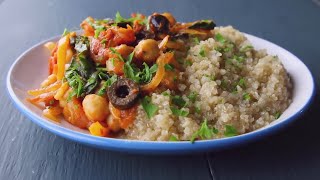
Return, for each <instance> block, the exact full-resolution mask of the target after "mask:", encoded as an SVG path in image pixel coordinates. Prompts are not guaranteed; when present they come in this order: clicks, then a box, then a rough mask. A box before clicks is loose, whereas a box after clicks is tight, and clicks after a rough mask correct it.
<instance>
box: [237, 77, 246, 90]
mask: <svg viewBox="0 0 320 180" xmlns="http://www.w3.org/2000/svg"><path fill="white" fill-rule="evenodd" d="M238 85H239V86H240V87H243V88H246V82H245V80H244V78H241V79H240V80H239V82H238Z"/></svg>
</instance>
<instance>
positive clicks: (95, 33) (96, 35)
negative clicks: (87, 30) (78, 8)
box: [94, 26, 106, 39]
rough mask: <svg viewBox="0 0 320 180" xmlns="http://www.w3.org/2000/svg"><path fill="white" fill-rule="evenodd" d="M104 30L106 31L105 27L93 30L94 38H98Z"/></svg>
mask: <svg viewBox="0 0 320 180" xmlns="http://www.w3.org/2000/svg"><path fill="white" fill-rule="evenodd" d="M104 30H106V27H104V26H100V27H98V28H97V29H95V30H94V38H96V39H97V38H98V37H99V35H100V33H101V32H102V31H104Z"/></svg>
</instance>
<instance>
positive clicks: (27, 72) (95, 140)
mask: <svg viewBox="0 0 320 180" xmlns="http://www.w3.org/2000/svg"><path fill="white" fill-rule="evenodd" d="M246 37H247V38H248V39H249V40H250V41H251V43H252V44H253V46H254V47H255V49H267V51H268V53H269V54H271V55H278V56H279V58H280V60H282V63H283V64H284V66H285V68H286V69H287V71H288V73H289V75H290V76H291V78H292V81H293V85H294V89H293V99H292V100H293V102H292V104H291V105H290V106H289V107H288V109H287V110H286V111H285V112H284V113H283V114H282V115H281V117H280V118H279V119H277V120H276V121H274V122H272V123H271V124H270V125H268V126H266V127H264V128H261V129H259V130H256V131H253V132H250V133H247V134H243V135H239V136H235V137H229V138H223V139H216V140H204V141H196V142H195V143H193V144H192V143H190V142H189V141H188V142H187V141H186V142H152V141H137V140H123V139H112V138H103V137H96V136H92V135H90V134H89V133H88V131H86V130H82V129H79V128H77V127H74V126H72V125H71V124H69V123H67V122H66V121H62V122H61V123H55V122H53V121H51V120H49V119H46V118H45V117H43V116H42V111H41V110H40V109H38V108H37V107H35V106H34V105H32V104H30V103H29V102H27V101H26V100H25V99H26V97H27V93H26V92H27V90H30V89H35V88H38V87H39V84H40V83H41V82H42V81H43V80H44V79H46V77H47V76H48V72H47V59H48V58H49V55H50V53H49V51H48V50H47V49H46V48H45V47H44V46H43V45H44V44H45V43H46V42H48V41H57V40H58V39H59V38H60V37H54V38H51V39H49V40H47V41H44V42H41V43H39V44H37V45H35V46H33V47H32V48H30V49H29V50H27V51H26V52H25V53H23V54H22V55H21V56H20V57H19V58H18V59H17V60H16V61H15V62H14V63H13V65H12V66H11V68H10V70H9V72H8V76H7V89H8V92H9V95H10V97H11V98H12V100H13V102H14V104H15V105H16V107H17V108H18V109H19V110H20V111H21V112H22V113H24V114H25V115H26V116H27V117H28V118H29V119H30V120H32V121H33V122H35V123H36V124H38V125H39V126H41V127H43V128H45V129H47V130H49V131H51V132H53V133H55V134H57V135H59V136H61V137H64V138H67V139H70V140H73V141H76V142H79V143H83V144H87V145H90V146H94V147H98V148H103V149H109V150H115V151H124V152H130V153H144V154H150V153H153V154H160V153H161V154H168V153H171V154H175V153H179V154H181V153H191V152H196V151H197V152H200V151H202V152H204V151H213V150H218V149H222V148H230V147H234V146H236V145H240V144H243V143H248V142H250V141H253V140H257V139H259V138H261V137H263V136H266V135H269V134H271V133H273V132H275V131H277V130H279V129H280V128H282V127H285V126H286V125H288V124H289V123H291V122H292V121H293V120H294V119H296V118H297V117H299V116H300V115H301V114H302V113H303V112H304V111H305V110H306V108H307V107H308V105H309V104H310V102H311V100H312V97H313V95H314V89H315V86H314V81H313V78H312V75H311V73H310V71H309V70H308V68H307V67H306V66H305V65H304V64H303V62H302V61H301V60H299V59H298V58H297V57H296V56H294V55H293V54H291V53H290V52H288V51H287V50H285V49H283V48H281V47H279V46H277V45H275V44H273V43H271V42H269V41H266V40H263V39H261V38H258V37H255V36H252V35H249V34H246ZM35 141H36V139H35ZM48 143H50V142H48Z"/></svg>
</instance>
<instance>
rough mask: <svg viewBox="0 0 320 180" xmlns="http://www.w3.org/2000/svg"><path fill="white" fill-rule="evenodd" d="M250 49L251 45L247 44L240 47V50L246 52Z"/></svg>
mask: <svg viewBox="0 0 320 180" xmlns="http://www.w3.org/2000/svg"><path fill="white" fill-rule="evenodd" d="M252 49H253V46H251V45H248V46H245V47H242V48H241V49H240V52H247V51H250V50H252Z"/></svg>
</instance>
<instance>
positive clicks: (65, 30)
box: [62, 28, 70, 37]
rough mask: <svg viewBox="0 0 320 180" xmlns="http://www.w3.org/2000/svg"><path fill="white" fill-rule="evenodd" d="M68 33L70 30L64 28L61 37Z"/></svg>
mask: <svg viewBox="0 0 320 180" xmlns="http://www.w3.org/2000/svg"><path fill="white" fill-rule="evenodd" d="M69 33H70V31H68V29H67V28H64V30H63V33H62V37H63V36H65V35H67V34H69Z"/></svg>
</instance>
